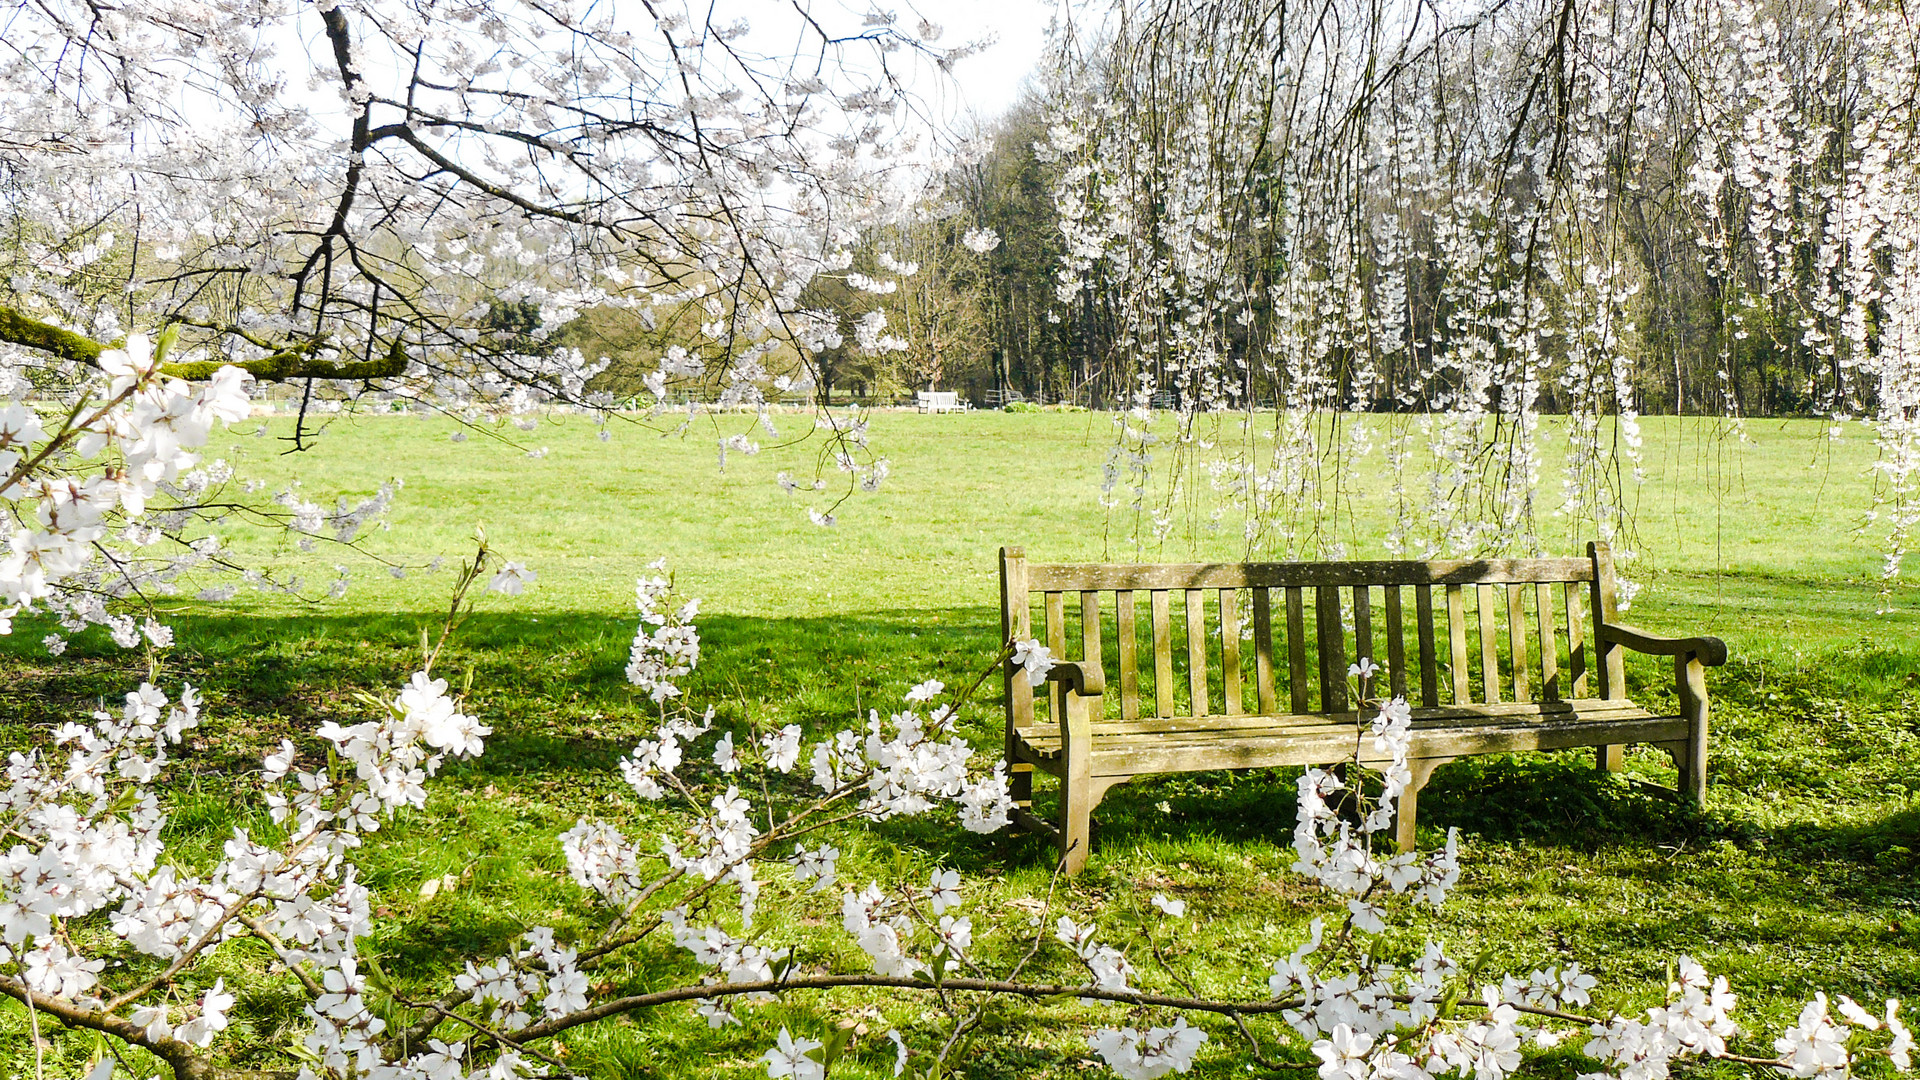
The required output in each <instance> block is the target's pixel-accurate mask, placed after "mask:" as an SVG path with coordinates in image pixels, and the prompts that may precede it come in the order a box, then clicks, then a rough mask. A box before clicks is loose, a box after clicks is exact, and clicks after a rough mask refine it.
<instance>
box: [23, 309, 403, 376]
mask: <svg viewBox="0 0 1920 1080" xmlns="http://www.w3.org/2000/svg"><path fill="white" fill-rule="evenodd" d="M0 342H5V343H7V344H10V345H19V346H21V347H22V348H27V349H33V350H35V351H38V352H43V353H47V354H49V355H51V356H55V357H58V358H59V359H62V360H71V361H74V362H76V363H81V364H85V365H87V366H88V367H99V366H100V354H101V353H103V352H105V351H107V350H108V349H110V348H112V347H113V346H112V345H109V344H103V343H101V342H98V341H95V340H93V339H92V338H89V337H86V336H85V335H82V334H76V333H74V332H73V331H71V330H66V329H63V328H61V327H58V326H55V325H53V324H52V323H48V322H42V321H40V320H39V319H35V318H31V317H29V316H27V315H24V314H22V313H21V312H19V311H18V310H16V309H14V308H11V307H7V306H6V305H4V304H0ZM320 345H321V342H320V341H308V342H301V343H299V344H296V345H289V346H286V347H283V348H281V349H278V350H276V351H275V352H273V353H271V354H269V355H267V356H263V357H261V358H260V359H258V360H199V361H193V362H190V363H179V364H161V365H160V373H161V374H163V375H170V376H173V377H174V378H177V379H210V378H212V377H213V373H214V372H216V371H218V370H220V369H221V368H222V367H226V366H229V365H231V366H233V367H237V368H240V369H241V370H243V371H247V372H249V373H251V374H252V375H253V377H254V378H256V379H259V380H261V381H262V382H294V381H297V380H300V379H348V380H352V381H355V382H365V381H366V380H369V379H390V378H394V377H397V376H400V375H404V374H406V370H407V354H406V350H405V349H404V348H402V346H401V344H400V342H399V340H398V339H396V340H395V341H394V342H393V343H392V344H391V345H390V346H389V347H388V349H387V352H386V354H385V355H384V356H380V357H377V358H372V359H367V360H355V361H348V362H346V363H335V362H333V361H331V360H323V359H321V358H319V357H317V356H314V355H313V352H314V350H316V349H318V348H319V347H320Z"/></svg>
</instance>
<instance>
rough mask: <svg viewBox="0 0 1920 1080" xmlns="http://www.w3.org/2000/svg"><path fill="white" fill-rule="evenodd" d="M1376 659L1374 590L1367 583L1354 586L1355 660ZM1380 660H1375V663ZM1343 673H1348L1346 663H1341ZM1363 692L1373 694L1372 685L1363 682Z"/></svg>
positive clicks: (1361, 690)
mask: <svg viewBox="0 0 1920 1080" xmlns="http://www.w3.org/2000/svg"><path fill="white" fill-rule="evenodd" d="M1361 660H1374V655H1373V590H1372V589H1370V588H1368V587H1367V586H1365V585H1355V586H1354V587H1353V662H1354V663H1356V664H1357V663H1359V662H1360V661H1361ZM1378 662H1379V661H1377V660H1375V663H1378ZM1340 670H1341V674H1342V675H1344V674H1345V673H1346V665H1345V664H1342V665H1340ZM1360 692H1361V693H1362V694H1367V695H1370V696H1371V695H1373V694H1374V693H1375V690H1374V688H1373V687H1372V686H1370V685H1367V684H1362V685H1361V687H1360Z"/></svg>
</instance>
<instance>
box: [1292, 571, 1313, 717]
mask: <svg viewBox="0 0 1920 1080" xmlns="http://www.w3.org/2000/svg"><path fill="white" fill-rule="evenodd" d="M1304 607H1305V599H1304V593H1303V590H1302V589H1301V588H1300V586H1298V585H1290V586H1288V587H1287V688H1288V691H1289V700H1288V704H1289V705H1290V706H1292V711H1293V712H1296V713H1303V712H1306V711H1307V709H1308V708H1309V706H1308V704H1307V620H1306V613H1305V611H1304Z"/></svg>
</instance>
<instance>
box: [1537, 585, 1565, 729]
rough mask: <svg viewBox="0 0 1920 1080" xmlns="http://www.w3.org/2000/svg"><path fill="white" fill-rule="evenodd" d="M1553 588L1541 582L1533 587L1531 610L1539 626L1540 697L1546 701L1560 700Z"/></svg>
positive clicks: (1558, 654) (1558, 647)
mask: <svg viewBox="0 0 1920 1080" xmlns="http://www.w3.org/2000/svg"><path fill="white" fill-rule="evenodd" d="M1553 608H1554V603H1553V586H1552V585H1549V584H1547V583H1545V582H1541V583H1540V584H1538V585H1535V586H1534V587H1533V610H1534V615H1535V619H1536V621H1538V622H1539V624H1540V696H1541V697H1542V698H1544V699H1546V700H1547V701H1558V700H1560V646H1559V644H1558V643H1556V642H1555V641H1554V634H1553V618H1554V616H1553Z"/></svg>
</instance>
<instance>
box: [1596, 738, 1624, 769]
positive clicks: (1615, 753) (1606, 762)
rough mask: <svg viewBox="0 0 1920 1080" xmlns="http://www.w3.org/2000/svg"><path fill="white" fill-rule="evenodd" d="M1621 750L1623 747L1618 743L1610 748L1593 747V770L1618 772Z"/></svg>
mask: <svg viewBox="0 0 1920 1080" xmlns="http://www.w3.org/2000/svg"><path fill="white" fill-rule="evenodd" d="M1622 749H1623V747H1622V746H1621V745H1620V744H1619V743H1614V744H1613V745H1612V746H1596V747H1594V748H1593V766H1594V768H1596V769H1599V770H1600V771H1601V772H1619V771H1620V765H1621V758H1620V751H1621V750H1622Z"/></svg>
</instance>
